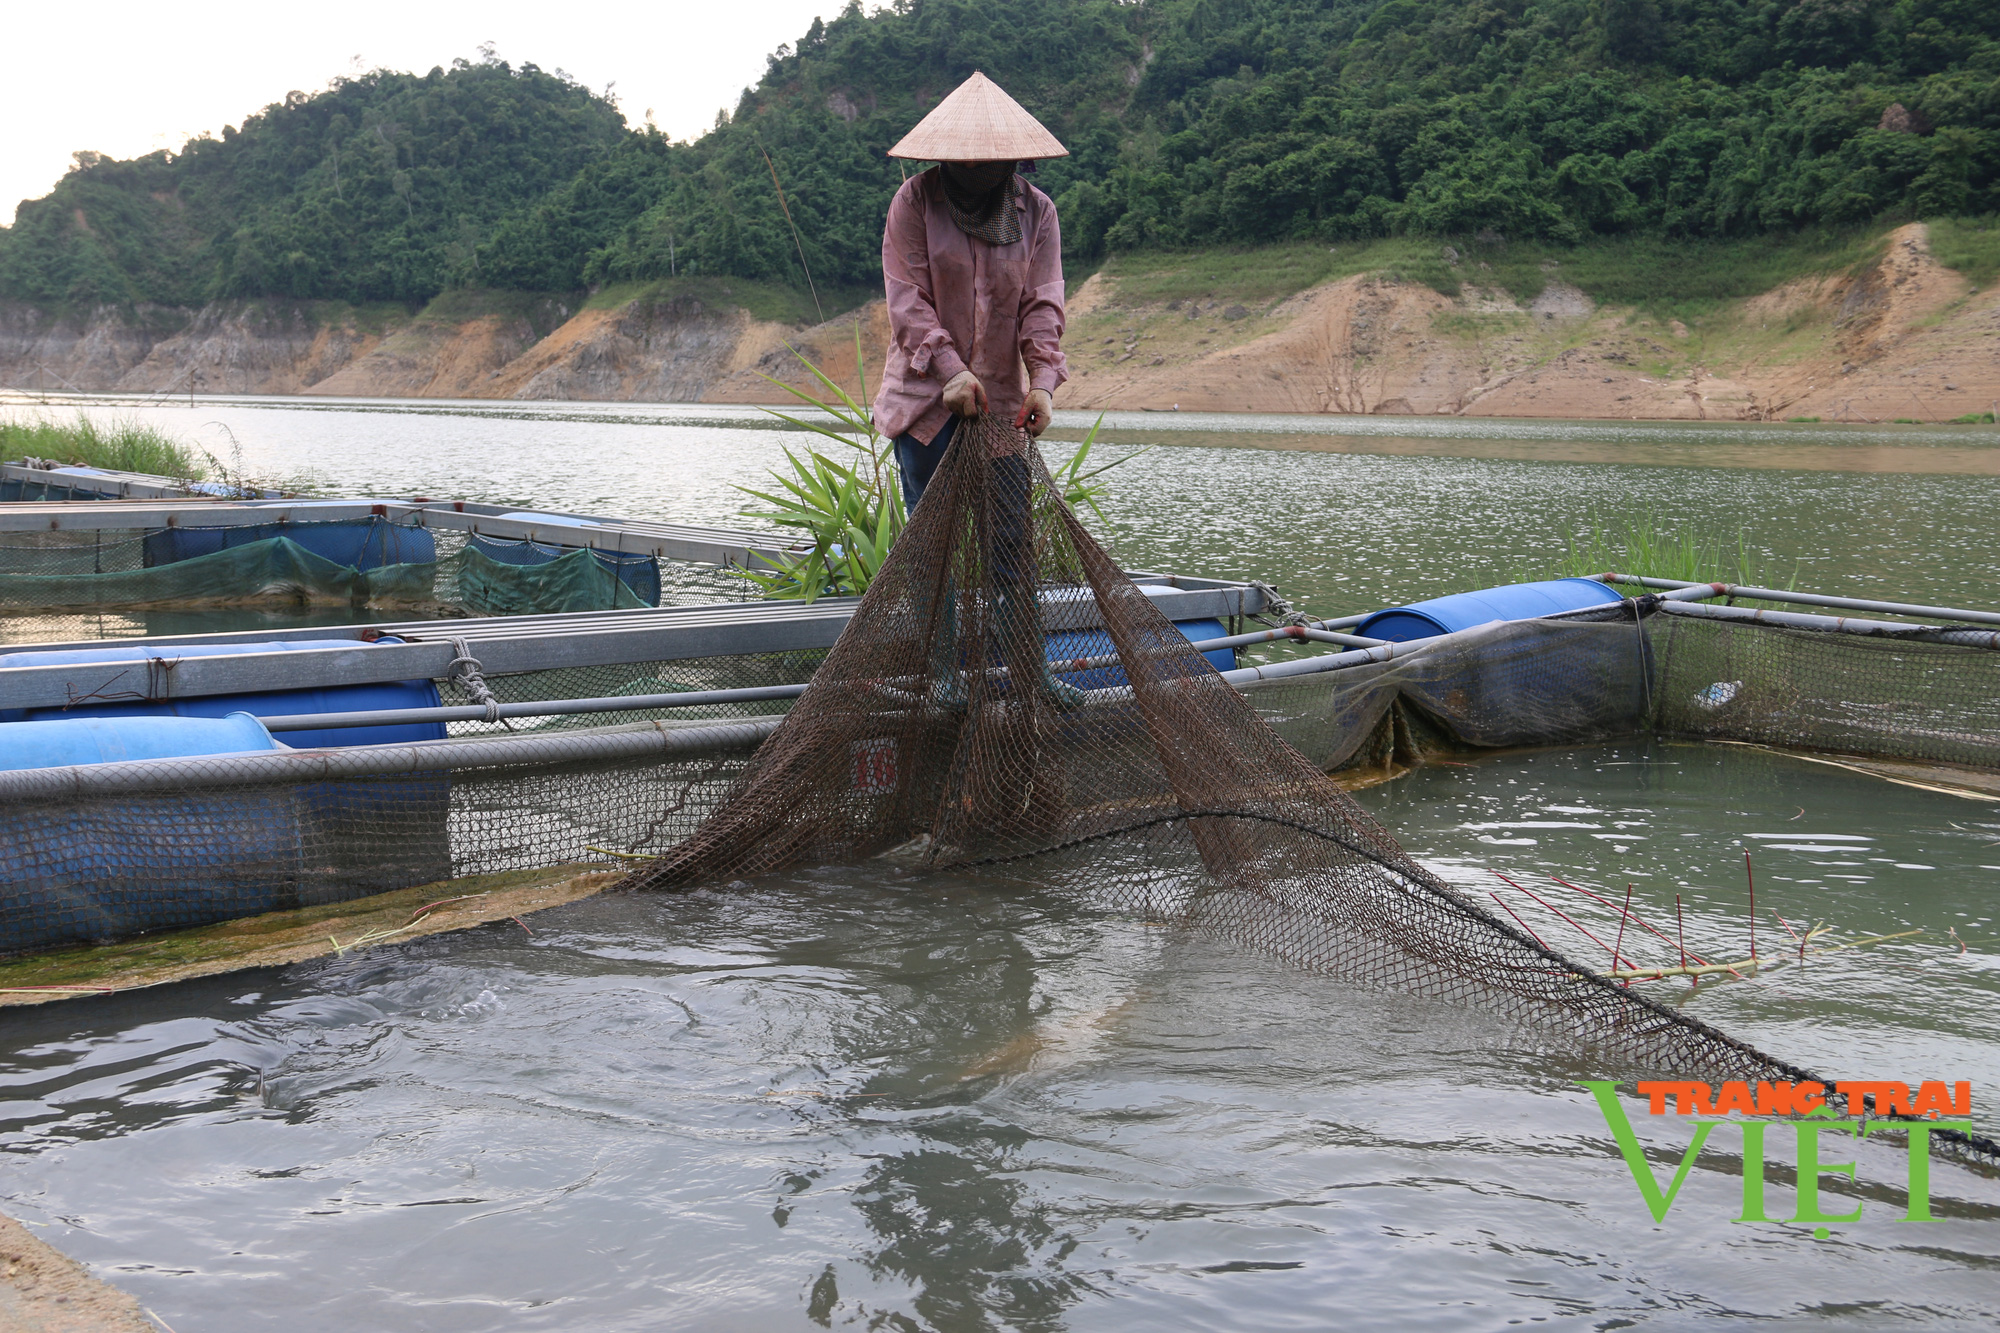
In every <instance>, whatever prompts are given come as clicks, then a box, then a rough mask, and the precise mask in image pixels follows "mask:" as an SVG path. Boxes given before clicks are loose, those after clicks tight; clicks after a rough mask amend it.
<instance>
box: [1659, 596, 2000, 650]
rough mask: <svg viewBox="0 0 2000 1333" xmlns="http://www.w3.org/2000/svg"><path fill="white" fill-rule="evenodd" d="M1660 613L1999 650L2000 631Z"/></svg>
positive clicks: (1675, 609)
mask: <svg viewBox="0 0 2000 1333" xmlns="http://www.w3.org/2000/svg"><path fill="white" fill-rule="evenodd" d="M1659 609H1660V611H1661V612H1662V613H1664V614H1667V615H1675V616H1696V617H1699V618H1701V619H1704V620H1732V621H1743V622H1746V623H1750V624H1756V625H1776V626H1780V627H1783V628H1786V629H1808V630H1817V631H1819V632H1821V633H1825V634H1855V635H1860V636H1862V637H1865V638H1873V639H1904V640H1913V641H1915V642H1918V643H1948V644H1953V645H1956V646H1958V647H1961V648H2000V630H1989V629H1946V628H1944V627H1943V626H1941V625H1905V624H1902V623H1900V622H1898V621H1893V620H1859V619H1856V618H1854V617H1852V616H1814V615H1807V614H1805V613H1804V612H1800V611H1766V610H1760V609H1758V608H1756V607H1750V606H1715V605H1712V604H1708V603H1696V604H1690V603H1687V602H1662V603H1660V607H1659Z"/></svg>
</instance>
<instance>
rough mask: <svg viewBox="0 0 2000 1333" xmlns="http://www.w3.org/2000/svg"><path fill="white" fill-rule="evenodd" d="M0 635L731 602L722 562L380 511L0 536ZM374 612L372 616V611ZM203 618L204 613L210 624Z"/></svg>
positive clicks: (15, 640)
mask: <svg viewBox="0 0 2000 1333" xmlns="http://www.w3.org/2000/svg"><path fill="white" fill-rule="evenodd" d="M0 575H4V577H0V643H5V644H19V643H35V642H67V641H73V640H81V639H96V638H129V637H135V636H142V635H147V634H158V633H188V632H199V631H201V630H204V629H224V628H226V629H237V628H244V627H245V626H243V625H240V624H239V623H237V620H238V619H240V617H236V618H229V617H225V620H226V621H227V623H205V622H204V621H203V620H202V618H201V617H202V616H203V614H204V613H208V612H218V611H228V612H238V613H240V612H249V611H257V610H270V611H273V612H279V613H292V614H303V613H310V612H312V611H314V610H315V609H322V610H324V611H327V612H335V611H339V612H345V613H347V614H346V615H345V616H344V617H343V618H342V619H339V620H324V619H323V620H322V623H346V621H348V620H352V619H356V618H361V617H366V616H369V615H370V614H372V613H394V614H395V615H397V616H399V617H404V618H407V617H410V616H413V615H414V616H419V617H437V618H451V617H458V616H507V615H555V614H568V613H574V612H584V611H615V610H628V609H636V608H639V607H645V606H691V605H701V604H704V603H713V602H722V601H735V600H740V599H741V598H742V597H743V595H744V592H745V589H746V587H747V585H746V584H745V582H744V581H743V579H742V576H741V575H740V574H739V573H737V572H736V571H733V570H728V569H720V568H716V567H712V566H703V565H699V564H695V563H692V562H685V561H676V560H665V559H659V558H656V557H654V556H652V555H650V554H638V553H633V552H621V551H606V550H593V549H588V548H584V547H565V546H558V545H552V544H549V543H546V542H538V541H525V540H524V541H508V540H504V539H501V538H494V537H486V536H482V535H478V534H465V533H460V532H456V531H452V530H437V529H431V528H427V527H425V526H423V525H422V524H419V523H414V522H405V521H398V520H394V519H390V518H385V517H380V516H377V517H371V518H366V519H359V520H337V521H329V522H303V523H300V522H285V523H269V524H246V525H241V526H236V527H169V528H155V529H150V530H147V529H94V530H93V529H87V528H83V529H63V530H56V531H49V532H22V531H10V532H5V533H0ZM378 618H379V617H378ZM211 619H212V618H211Z"/></svg>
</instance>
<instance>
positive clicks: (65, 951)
mask: <svg viewBox="0 0 2000 1333" xmlns="http://www.w3.org/2000/svg"><path fill="white" fill-rule="evenodd" d="M614 878H615V872H614V873H607V872H604V871H603V870H602V869H601V867H596V866H589V865H567V866H549V867H543V868H540V869H534V870H513V871H506V872H503V873H500V874H493V875H471V876H467V877H465V878H462V879H449V880H442V881H440V882H438V883H435V884H423V885H419V886H417V887H416V888H411V889H398V890H396V891H394V892H392V893H378V894H374V895H371V896H369V897H366V898H354V899H350V900H348V901H347V902H341V903H328V904H325V905H322V906H318V907H302V908H297V909H294V910H292V911H286V912H266V913H264V914H263V915H261V916H252V917H243V918H241V919H239V920H236V921H222V922H218V923H216V924H214V925H209V926H197V927H193V928H191V929H188V930H175V931H164V932H161V933H159V934H156V935H142V936H139V937H137V938H136V939H130V940H121V941H119V942H118V943H115V944H102V945H79V946H74V947H70V948H62V949H51V950H47V951H44V952H40V953H33V954H24V955H21V956H19V957H15V958H5V959H0V1005H5V1004H24V1003H28V1004H32V1003H36V1002H39V1001H41V1000H45V999H50V998H62V995H61V994H60V992H59V991H56V993H54V994H51V993H49V992H50V991H52V990H55V988H61V987H71V986H74V987H77V988H79V989H80V990H85V991H89V990H99V989H107V990H129V989H132V988H135V987H139V986H152V985H158V984H160V983H162V982H167V981H177V980H180V979H182V978H185V977H192V976H205V975H210V974H213V973H217V972H229V971H235V970H237V969H239V968H248V967H269V966H274V965H277V964H281V963H288V962H297V961H300V960H302V959H305V958H312V957H319V956H322V955H325V954H330V953H337V952H343V951H345V950H346V949H349V948H354V947H363V946H365V945H367V944H371V943H376V942H388V941H392V940H400V939H407V938H410V937H412V936H415V935H421V934H435V933H437V932H439V931H442V930H457V929H462V928H464V927H466V926H472V925H477V924H479V923H481V922H484V921H493V920H501V919H504V918H506V917H510V916H515V915H518V914H520V913H522V912H526V911H533V910H537V909H538V908H541V907H552V906H556V905H557V904H558V903H559V902H570V901H574V900H575V899H577V898H581V897H588V896H590V894H593V893H595V892H597V891H598V890H599V889H601V888H602V887H603V886H604V885H605V884H607V883H610V882H611V881H612V879H614ZM537 891H541V892H539V893H538V892H537ZM440 899H469V901H460V902H453V903H451V904H450V905H449V907H441V908H436V909H434V910H433V911H432V912H430V913H428V914H424V915H422V917H421V919H416V918H417V917H418V913H419V909H421V908H423V907H425V906H426V905H427V904H434V903H437V902H439V900H440ZM434 918H435V919H434ZM405 927H408V929H404V928H405ZM385 931H395V932H396V933H395V934H393V935H383V934H380V932H385ZM23 988H27V989H25V990H24V989H23Z"/></svg>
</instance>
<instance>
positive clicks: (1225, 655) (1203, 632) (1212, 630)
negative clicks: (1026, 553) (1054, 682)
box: [1048, 620, 1236, 690]
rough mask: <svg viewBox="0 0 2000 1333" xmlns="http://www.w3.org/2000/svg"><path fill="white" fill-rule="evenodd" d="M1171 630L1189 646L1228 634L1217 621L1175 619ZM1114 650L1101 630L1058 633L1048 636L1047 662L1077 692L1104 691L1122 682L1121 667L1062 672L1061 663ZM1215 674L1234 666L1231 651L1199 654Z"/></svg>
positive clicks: (1123, 679) (1123, 678)
mask: <svg viewBox="0 0 2000 1333" xmlns="http://www.w3.org/2000/svg"><path fill="white" fill-rule="evenodd" d="M1174 628H1175V629H1177V630H1179V631H1180V632H1181V634H1182V635H1183V636H1185V637H1186V639H1187V641H1188V642H1189V643H1200V642H1202V641H1203V640H1205V639H1220V638H1223V637H1224V636H1226V635H1227V634H1228V633H1229V630H1228V627H1226V626H1225V625H1224V624H1223V623H1222V622H1221V621H1220V620H1176V621H1175V622H1174ZM1117 651H1118V650H1117V649H1116V648H1115V647H1113V645H1112V643H1111V636H1110V635H1109V634H1107V633H1106V632H1105V631H1103V630H1101V629H1072V630H1059V631H1057V632H1056V633H1054V634H1051V635H1049V636H1048V655H1049V661H1050V662H1053V663H1056V664H1057V666H1056V672H1057V674H1058V675H1060V676H1061V677H1062V678H1063V680H1064V681H1066V682H1067V683H1069V684H1071V685H1074V686H1076V687H1077V688H1078V689H1079V690H1106V689H1110V688H1112V687H1113V686H1116V685H1123V684H1124V683H1125V668H1124V667H1122V666H1117V665H1115V664H1114V665H1110V666H1101V667H1089V668H1087V669H1085V670H1083V671H1064V670H1063V669H1062V666H1061V665H1060V664H1061V663H1064V662H1072V661H1075V660H1076V659H1077V658H1079V657H1106V656H1109V655H1110V654H1112V653H1115V652H1117ZM1202 656H1203V657H1206V658H1207V659H1208V661H1209V665H1211V666H1213V667H1214V668H1215V669H1216V670H1217V671H1231V670H1234V669H1235V667H1236V650H1235V649H1234V648H1211V649H1209V650H1208V651H1207V652H1205V653H1203V654H1202Z"/></svg>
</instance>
